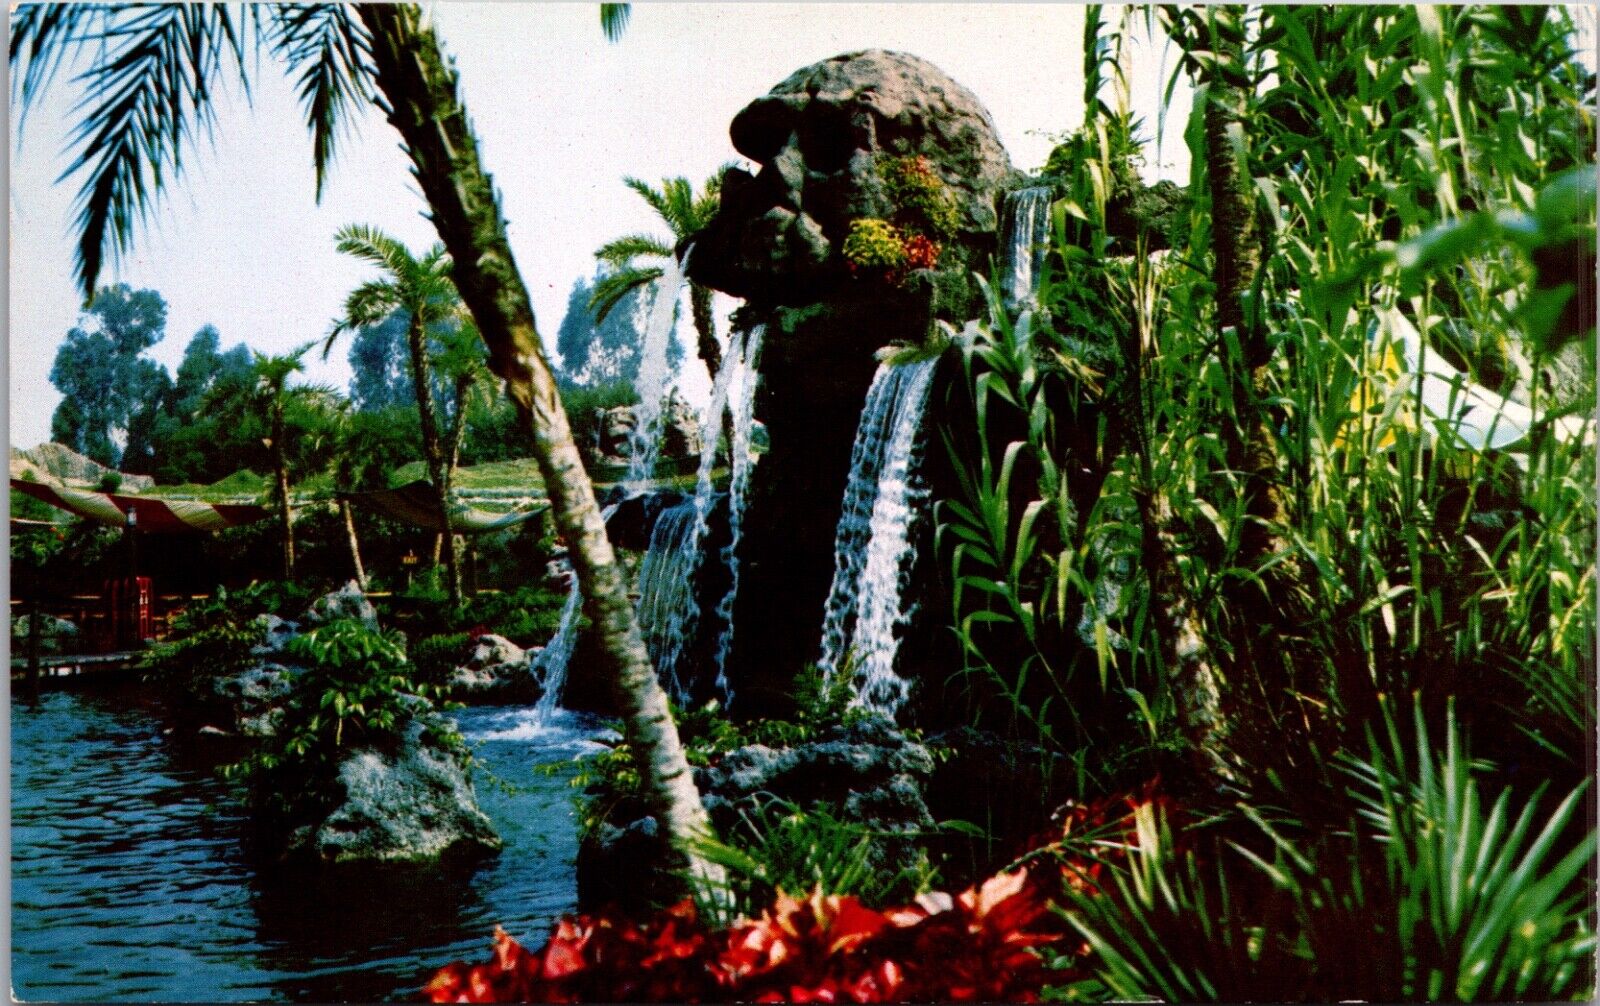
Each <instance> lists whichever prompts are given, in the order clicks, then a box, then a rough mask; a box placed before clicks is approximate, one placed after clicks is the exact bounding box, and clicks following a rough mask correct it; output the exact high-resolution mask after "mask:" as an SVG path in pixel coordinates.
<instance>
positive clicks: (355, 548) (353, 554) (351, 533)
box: [339, 499, 367, 594]
mask: <svg viewBox="0 0 1600 1006" xmlns="http://www.w3.org/2000/svg"><path fill="white" fill-rule="evenodd" d="M339 513H340V514H341V515H342V516H343V517H344V533H345V536H346V537H347V538H349V540H350V561H351V562H352V563H354V564H355V567H356V586H358V587H360V588H361V592H362V593H363V594H365V593H366V592H367V571H366V570H365V569H364V568H363V567H362V565H361V540H360V539H359V538H357V537H356V520H355V517H354V516H353V515H352V514H351V513H350V501H349V500H346V499H341V500H340V501H339Z"/></svg>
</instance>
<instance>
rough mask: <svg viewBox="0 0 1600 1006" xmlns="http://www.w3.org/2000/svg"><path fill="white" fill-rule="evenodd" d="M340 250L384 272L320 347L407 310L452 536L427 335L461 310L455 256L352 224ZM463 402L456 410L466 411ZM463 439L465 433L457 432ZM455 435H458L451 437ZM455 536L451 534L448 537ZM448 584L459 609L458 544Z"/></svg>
mask: <svg viewBox="0 0 1600 1006" xmlns="http://www.w3.org/2000/svg"><path fill="white" fill-rule="evenodd" d="M335 240H336V241H337V242H338V248H339V251H341V252H343V253H344V254H346V255H352V256H354V257H356V258H358V259H361V260H362V261H364V262H368V263H370V264H372V265H375V266H377V267H378V268H379V269H380V270H382V271H383V276H382V277H381V278H379V279H371V280H368V281H366V282H365V283H363V284H361V285H360V286H358V287H356V288H355V289H354V290H352V291H351V292H350V296H349V297H347V298H346V299H345V304H344V317H342V318H340V319H338V320H337V321H335V322H334V323H333V331H332V332H330V333H329V335H328V338H327V340H326V341H325V342H324V343H323V344H322V355H323V358H324V359H326V358H327V355H328V351H329V350H331V349H332V348H333V344H334V342H335V341H336V340H337V339H338V338H339V336H341V335H343V334H344V333H345V332H349V331H353V330H354V329H357V328H364V327H366V326H368V325H376V324H378V323H379V322H381V321H383V320H384V319H386V318H388V317H389V316H390V315H391V314H394V313H395V312H396V311H403V312H405V316H406V347H407V348H408V350H409V351H410V354H411V384H412V387H413V389H414V390H415V393H416V396H417V417H418V423H419V425H420V427H421V429H422V457H423V460H424V461H425V462H426V463H427V466H428V478H429V480H430V481H432V482H433V488H434V492H435V493H436V494H437V497H438V501H439V513H440V515H441V517H442V519H443V520H444V522H445V528H446V530H445V531H444V532H442V533H443V534H445V535H449V531H448V528H449V524H450V513H451V510H452V506H451V486H450V483H451V480H452V477H453V476H454V474H455V463H454V454H455V446H454V444H447V443H446V442H445V439H446V438H445V437H442V436H441V435H440V432H439V426H440V422H439V412H438V410H437V409H436V408H435V406H434V401H433V360H432V359H431V358H430V353H429V350H428V341H429V336H430V334H431V333H432V332H434V331H435V330H437V329H438V328H439V327H440V326H441V325H442V324H443V323H445V322H447V321H450V320H452V319H457V318H459V317H460V315H461V313H462V312H461V310H460V303H461V301H460V295H459V294H458V293H456V288H455V285H454V284H453V283H451V282H450V256H449V254H448V253H446V252H445V250H444V245H442V244H436V245H434V246H433V247H432V248H429V249H428V250H427V252H425V253H424V254H423V255H422V256H421V257H420V258H419V257H417V256H415V255H413V254H411V251H410V250H409V249H407V248H406V246H405V245H403V244H401V243H400V242H399V241H397V240H396V239H394V238H393V237H391V236H389V235H388V234H385V233H384V232H383V231H381V230H378V229H377V228H375V227H363V226H357V225H352V226H349V227H344V228H341V229H340V230H339V233H338V234H337V235H335ZM461 405H462V403H459V402H458V403H457V407H456V411H457V412H458V413H462V412H464V411H465V410H464V409H463V408H462V407H461ZM457 436H459V434H457ZM451 439H455V437H452V438H451ZM450 537H451V538H452V540H453V536H450ZM445 585H446V589H448V590H449V592H450V603H451V604H453V605H455V606H457V607H460V605H461V602H462V597H461V567H460V564H459V563H458V562H457V561H456V550H455V547H454V544H453V543H452V545H451V547H450V548H449V549H448V550H447V551H446V553H445Z"/></svg>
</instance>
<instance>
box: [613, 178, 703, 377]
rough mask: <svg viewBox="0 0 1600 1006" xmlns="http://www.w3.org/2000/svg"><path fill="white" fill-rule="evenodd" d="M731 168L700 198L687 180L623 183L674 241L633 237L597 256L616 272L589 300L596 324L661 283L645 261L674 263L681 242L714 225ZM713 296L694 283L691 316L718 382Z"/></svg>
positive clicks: (657, 270) (651, 236)
mask: <svg viewBox="0 0 1600 1006" xmlns="http://www.w3.org/2000/svg"><path fill="white" fill-rule="evenodd" d="M729 167H730V165H727V164H724V165H723V166H722V167H720V168H718V169H717V171H716V174H714V175H712V176H711V177H710V178H708V179H706V183H705V186H704V187H703V188H702V189H701V190H700V194H699V195H695V193H694V187H693V186H692V185H690V184H689V179H687V178H683V177H678V178H664V179H662V181H661V188H659V189H656V188H651V186H650V185H649V183H647V182H643V181H640V180H639V179H637V178H631V177H629V178H624V179H623V180H622V181H623V184H624V185H626V186H628V188H630V189H632V190H633V191H635V192H637V193H638V194H639V198H641V199H643V200H644V201H645V202H647V203H649V204H650V208H651V209H653V210H655V211H656V216H658V217H660V218H661V220H662V222H663V223H665V224H666V225H667V228H668V230H670V231H671V232H672V240H671V241H666V240H663V239H662V238H660V237H658V236H657V235H654V234H629V235H627V236H626V237H620V238H617V239H616V240H615V241H610V242H607V243H606V244H605V245H603V246H601V248H600V250H599V251H597V252H595V253H594V257H595V258H597V259H599V260H600V261H602V262H604V263H605V264H607V265H609V266H611V267H612V269H614V270H616V271H615V272H612V273H611V274H610V275H608V276H605V277H604V278H602V279H601V280H600V282H599V283H597V284H595V288H594V292H593V293H591V294H590V295H589V307H590V309H591V310H593V311H594V312H595V321H596V322H597V323H598V322H602V321H605V319H606V315H608V314H610V313H611V311H612V309H613V308H615V307H616V306H617V305H618V304H620V303H621V302H622V299H623V298H624V297H626V296H627V295H628V294H630V293H632V292H633V291H634V290H637V289H639V288H640V287H642V286H646V285H648V284H650V283H654V282H656V281H657V280H659V279H660V278H661V276H662V272H663V269H662V267H661V266H660V265H658V264H653V263H649V262H641V261H640V260H641V259H644V260H649V259H655V260H658V261H659V260H663V259H669V258H671V257H672V256H673V253H674V252H673V249H674V247H675V246H676V245H677V243H678V242H680V241H682V240H683V239H684V238H686V237H688V236H689V235H691V234H693V233H695V232H696V231H698V230H700V229H701V228H703V227H705V225H706V224H708V223H710V222H711V218H712V217H713V216H715V215H716V212H717V207H718V206H720V205H721V203H722V178H723V176H724V175H726V174H727V172H728V168H729ZM711 296H712V291H711V288H710V287H706V286H701V285H700V284H699V283H695V282H692V281H691V282H690V284H689V310H690V312H691V315H692V317H693V318H694V330H695V334H696V335H697V336H698V339H699V352H700V359H702V360H704V361H705V365H706V370H707V372H708V373H710V374H711V376H712V377H715V376H716V374H717V370H718V369H719V368H720V367H721V366H722V351H721V350H720V349H719V348H718V347H717V328H716V321H715V320H714V319H713V318H712V316H711Z"/></svg>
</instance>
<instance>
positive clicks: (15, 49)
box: [11, 3, 113, 133]
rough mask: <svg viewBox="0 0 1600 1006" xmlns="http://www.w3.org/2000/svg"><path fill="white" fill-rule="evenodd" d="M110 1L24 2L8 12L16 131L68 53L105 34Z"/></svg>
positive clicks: (48, 85)
mask: <svg viewBox="0 0 1600 1006" xmlns="http://www.w3.org/2000/svg"><path fill="white" fill-rule="evenodd" d="M112 10H113V8H112V6H111V5H110V4H93V3H86V4H50V3H38V4H24V5H21V6H18V7H15V8H13V9H12V12H11V98H12V101H14V102H16V103H17V105H18V106H19V108H20V110H21V111H20V118H19V120H18V131H19V133H20V131H21V128H22V125H23V124H24V123H26V122H27V115H28V112H29V111H30V110H31V109H32V108H33V104H34V101H35V100H36V99H37V98H38V96H39V95H40V93H42V92H43V91H45V90H48V89H49V87H50V83H51V81H53V80H54V79H55V75H56V72H57V71H58V70H60V69H61V65H62V63H64V62H66V61H67V57H69V56H70V55H72V54H73V53H75V52H77V51H78V50H79V49H80V48H81V47H82V45H83V43H84V42H85V41H86V40H87V39H89V38H93V37H99V36H101V35H103V34H104V31H105V25H106V23H107V22H108V21H109V19H110V17H111V15H112Z"/></svg>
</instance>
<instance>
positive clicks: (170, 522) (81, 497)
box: [11, 479, 271, 534]
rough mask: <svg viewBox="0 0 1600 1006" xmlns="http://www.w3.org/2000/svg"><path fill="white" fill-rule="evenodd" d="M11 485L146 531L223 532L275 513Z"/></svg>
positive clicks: (232, 505)
mask: <svg viewBox="0 0 1600 1006" xmlns="http://www.w3.org/2000/svg"><path fill="white" fill-rule="evenodd" d="M11 488H13V489H15V490H17V491H18V492H20V493H24V494H26V495H28V496H32V497H33V498H34V499H36V500H42V501H43V502H45V503H48V504H50V505H51V506H53V507H60V508H61V509H63V510H68V511H70V512H72V513H75V514H77V515H78V516H80V517H87V518H88V519H90V520H93V521H99V522H100V523H101V524H106V525H109V526H111V527H122V528H125V527H127V526H128V514H129V513H130V512H131V513H132V514H133V515H134V525H133V526H134V529H135V530H138V531H142V532H145V533H146V534H186V533H193V532H196V531H220V530H222V529H223V528H228V527H238V526H239V525H241V524H251V523H254V522H255V521H258V520H261V519H262V518H265V517H268V516H271V511H270V510H268V509H267V508H266V507H263V506H254V505H252V504H245V503H202V502H200V501H199V500H174V499H157V498H155V497H153V496H121V495H117V494H116V493H99V492H94V491H92V490H88V489H68V488H66V487H65V486H55V485H47V484H46V483H43V482H28V481H25V480H23V479H12V480H11Z"/></svg>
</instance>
